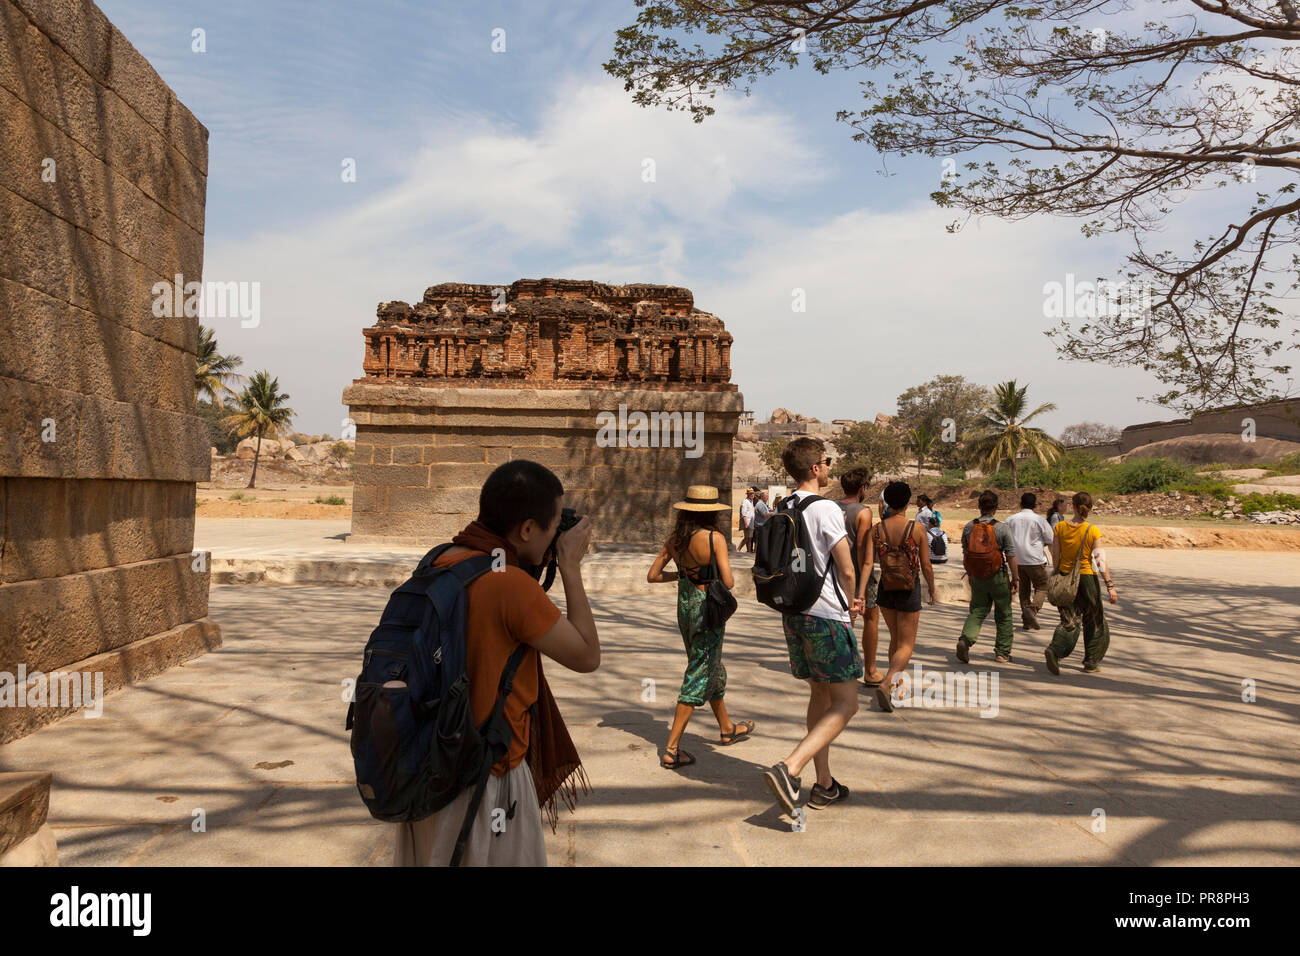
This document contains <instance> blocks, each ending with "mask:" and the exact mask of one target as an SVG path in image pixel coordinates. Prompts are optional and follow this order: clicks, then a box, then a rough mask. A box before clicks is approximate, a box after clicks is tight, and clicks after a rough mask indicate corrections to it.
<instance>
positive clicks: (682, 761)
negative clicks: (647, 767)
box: [659, 750, 695, 770]
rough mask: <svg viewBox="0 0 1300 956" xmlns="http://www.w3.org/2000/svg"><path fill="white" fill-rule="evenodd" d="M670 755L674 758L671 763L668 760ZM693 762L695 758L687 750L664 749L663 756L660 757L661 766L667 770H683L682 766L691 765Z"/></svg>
mask: <svg viewBox="0 0 1300 956" xmlns="http://www.w3.org/2000/svg"><path fill="white" fill-rule="evenodd" d="M669 756H671V757H672V758H673V759H672V762H671V763H670V762H669V760H668V758H669ZM693 763H695V758H694V757H692V756H691V755H690V754H689V753H687V752H686V751H685V750H678V751H672V750H664V753H663V756H662V757H660V758H659V766H661V767H663V768H664V769H665V770H681V769H682V767H689V766H690V765H691V764H693Z"/></svg>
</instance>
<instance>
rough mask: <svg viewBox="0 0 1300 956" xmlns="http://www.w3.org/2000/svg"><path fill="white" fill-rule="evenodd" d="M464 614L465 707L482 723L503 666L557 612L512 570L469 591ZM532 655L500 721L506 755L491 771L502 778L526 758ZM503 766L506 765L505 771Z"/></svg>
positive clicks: (533, 688) (459, 557)
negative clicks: (506, 731) (506, 733)
mask: <svg viewBox="0 0 1300 956" xmlns="http://www.w3.org/2000/svg"><path fill="white" fill-rule="evenodd" d="M482 553H483V552H481V551H463V552H461V553H460V554H453V555H450V556H446V557H442V558H439V559H438V560H437V561H436V562H434V566H435V567H439V568H446V567H450V566H451V565H453V564H456V563H457V562H458V561H463V560H464V559H465V558H468V557H470V556H471V555H473V554H482ZM466 597H467V602H468V608H467V609H466V612H465V672H466V673H467V674H468V675H469V704H470V710H471V711H472V712H473V714H474V723H476V724H481V723H483V721H485V720H487V719H488V717H489V716H490V715H491V713H492V707H493V705H494V704H496V700H497V687H498V685H499V684H500V683H501V671H503V670H504V669H505V666H506V661H507V660H509V658H510V655H511V654H513V653H514V652H515V648H516V647H518V646H519V645H520V644H521V643H523V644H532V643H533V642H534V641H536V640H537V639H538V638H539V637H541V636H542V635H543V634H545V633H546V632H547V631H549V630H550V629H551V628H552V627H554V626H555V622H556V621H558V620H559V619H560V609H559V608H558V607H556V606H555V605H554V604H552V603H551V599H550V598H549V597H547V596H546V592H545V591H543V590H542V586H541V585H540V584H538V583H537V581H536V579H534V578H532V577H530V576H529V575H528V572H526V571H524V570H522V569H521V568H517V567H515V566H513V565H506V566H505V567H504V568H503V569H502V570H500V571H488V572H487V573H486V574H483V575H480V576H479V578H478V580H476V581H474V582H473V583H472V584H470V586H469V590H468V591H467V592H466ZM538 674H539V668H538V661H537V651H535V650H533V649H532V648H529V649H528V650H527V651H525V652H524V656H523V660H521V661H520V662H519V670H518V671H517V672H516V673H515V682H514V686H513V688H512V689H511V691H510V696H509V697H507V698H506V708H505V716H506V720H508V721H509V722H510V752H509V754H508V755H507V756H506V758H505V759H503V760H502V761H501V763H498V764H497V765H496V766H495V767H493V768H492V773H493V774H495V775H496V776H498V777H500V776H502V775H503V774H504V773H505V772H506V770H507V769H510V770H513V769H514V768H515V767H517V766H519V762H520V761H521V760H523V759H524V756H525V754H527V753H528V734H529V731H530V730H531V718H530V716H529V712H528V708H530V707H531V706H532V705H533V704H534V703H535V702H536V700H537V685H538ZM507 761H508V762H509V766H508V767H507Z"/></svg>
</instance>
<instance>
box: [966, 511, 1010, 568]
mask: <svg viewBox="0 0 1300 956" xmlns="http://www.w3.org/2000/svg"><path fill="white" fill-rule="evenodd" d="M995 524H997V522H996V521H988V522H985V521H976V522H975V523H974V524H973V525H971V529H970V536H969V537H968V538H967V540H966V547H965V548H963V549H962V557H961V563H962V566H963V567H965V568H966V573H967V574H969V575H970V576H971V577H973V578H991V577H993V575H995V574H997V573H998V572H999V571H1001V570H1002V549H1001V548H999V547H998V534H997V532H996V531H994V530H993V526H994V525H995Z"/></svg>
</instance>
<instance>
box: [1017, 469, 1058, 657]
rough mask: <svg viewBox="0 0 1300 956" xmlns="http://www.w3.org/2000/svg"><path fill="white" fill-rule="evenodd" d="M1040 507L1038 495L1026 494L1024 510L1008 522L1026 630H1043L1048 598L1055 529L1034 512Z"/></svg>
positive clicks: (1021, 502) (1023, 498)
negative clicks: (1040, 615)
mask: <svg viewBox="0 0 1300 956" xmlns="http://www.w3.org/2000/svg"><path fill="white" fill-rule="evenodd" d="M1037 506H1038V496H1037V495H1035V494H1034V493H1033V492H1032V491H1026V492H1025V493H1024V494H1023V495H1021V496H1020V510H1019V511H1017V512H1016V513H1015V514H1013V515H1012V516H1011V517H1010V518H1008V519H1007V527H1008V528H1009V529H1011V540H1012V541H1014V542H1015V544H1016V574H1017V576H1018V577H1019V578H1020V581H1019V584H1020V624H1021V626H1022V627H1024V629H1025V630H1026V631H1037V630H1040V628H1039V625H1038V612H1039V611H1041V610H1042V608H1043V601H1044V600H1045V599H1046V598H1047V575H1048V569H1047V562H1048V559H1049V558H1050V557H1051V553H1052V529H1051V527H1050V526H1049V525H1048V524H1047V519H1046V518H1044V517H1043V516H1042V515H1040V514H1038V513H1037V512H1036V511H1034V508H1036V507H1037ZM1031 589H1032V591H1033V594H1032V595H1031V594H1030V591H1031Z"/></svg>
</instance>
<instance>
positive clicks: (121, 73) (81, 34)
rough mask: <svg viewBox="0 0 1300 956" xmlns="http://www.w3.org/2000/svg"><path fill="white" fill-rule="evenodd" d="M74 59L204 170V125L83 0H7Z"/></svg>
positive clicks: (106, 19) (206, 165) (205, 130)
mask: <svg viewBox="0 0 1300 956" xmlns="http://www.w3.org/2000/svg"><path fill="white" fill-rule="evenodd" d="M8 2H12V3H13V4H14V5H15V6H17V7H18V8H20V9H21V10H22V12H23V13H25V14H26V15H27V17H28V18H29V19H30V20H31V21H32V23H33V25H34V26H35V27H36V28H37V29H38V30H39V31H40V32H41V33H43V34H45V35H46V36H47V37H49V38H50V39H51V40H53V41H54V42H55V43H57V44H58V46H59V47H60V48H61V49H62V50H64V51H66V52H67V54H68V55H69V56H70V57H71V58H72V59H73V60H75V61H76V63H77V65H78V66H80V67H81V68H82V69H83V70H84V71H85V72H86V73H87V74H88V75H89V76H91V77H93V79H94V81H95V82H96V83H98V84H102V85H103V86H106V87H108V88H109V89H111V90H113V91H114V92H115V93H116V94H117V95H118V96H119V97H121V98H122V100H123V101H124V102H126V103H127V104H129V105H130V107H131V108H132V109H133V110H135V112H136V113H138V114H139V115H140V116H141V117H142V118H143V119H144V120H145V121H146V122H147V123H148V124H149V125H150V126H152V127H153V128H154V129H155V130H157V131H158V133H159V134H161V136H162V137H163V138H164V139H165V140H166V141H167V142H168V143H170V144H171V145H172V146H174V147H175V148H176V149H177V150H178V151H179V152H181V153H182V154H183V155H184V156H185V157H186V158H187V159H188V160H189V161H190V162H191V163H193V164H194V165H195V166H196V167H197V168H198V169H199V170H200V171H201V172H203V173H204V174H205V175H206V173H207V169H208V131H207V129H206V128H205V127H204V126H203V124H202V123H200V122H199V121H198V120H197V119H196V118H195V117H194V114H193V113H191V112H190V111H189V110H188V109H186V108H185V106H184V104H182V103H181V102H180V100H179V99H177V97H176V94H175V93H173V92H172V90H171V88H170V87H169V86H168V85H167V84H166V83H164V82H163V80H162V77H160V76H159V75H158V72H157V71H156V70H155V69H154V68H153V67H152V66H150V65H149V61H148V60H146V59H145V58H144V57H143V56H141V54H140V52H139V51H138V50H137V49H136V48H135V47H134V46H132V45H131V42H130V41H129V40H127V38H126V37H125V36H123V35H122V33H121V32H120V31H118V30H116V29H115V28H114V27H113V24H111V23H110V22H109V21H108V18H107V17H106V16H104V14H103V12H102V11H100V9H99V8H98V7H97V6H95V5H94V4H93V3H87V2H85V0H8Z"/></svg>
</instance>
